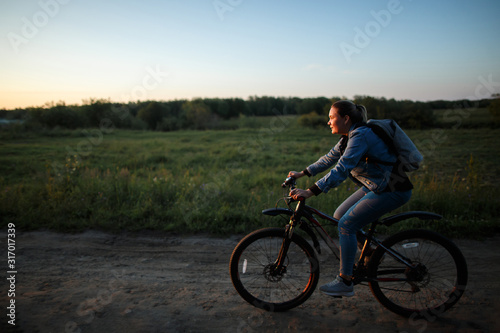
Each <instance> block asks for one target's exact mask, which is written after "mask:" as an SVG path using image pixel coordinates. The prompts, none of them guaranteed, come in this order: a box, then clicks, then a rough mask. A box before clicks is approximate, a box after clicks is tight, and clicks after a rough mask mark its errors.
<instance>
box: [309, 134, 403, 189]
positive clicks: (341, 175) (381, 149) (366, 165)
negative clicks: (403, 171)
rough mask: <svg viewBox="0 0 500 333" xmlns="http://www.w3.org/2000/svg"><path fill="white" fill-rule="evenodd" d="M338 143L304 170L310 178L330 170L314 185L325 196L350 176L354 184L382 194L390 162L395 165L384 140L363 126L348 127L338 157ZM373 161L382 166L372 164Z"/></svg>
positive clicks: (389, 171)
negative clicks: (345, 141)
mask: <svg viewBox="0 0 500 333" xmlns="http://www.w3.org/2000/svg"><path fill="white" fill-rule="evenodd" d="M340 143H341V141H339V142H338V143H337V144H336V145H335V147H333V148H332V150H330V152H328V153H327V154H326V155H324V156H323V157H321V158H320V159H319V160H318V161H316V162H315V163H313V164H311V165H310V166H308V167H307V171H308V172H309V173H310V174H311V175H312V176H314V175H316V174H318V173H320V172H323V171H325V170H327V169H329V168H331V167H333V168H332V169H331V170H330V172H329V173H327V174H326V175H325V176H324V177H323V178H321V179H320V180H318V181H317V182H316V186H317V187H319V189H320V190H321V191H322V192H324V193H327V192H328V191H329V190H330V189H332V188H335V187H337V186H338V185H340V183H342V182H343V181H344V180H345V179H346V178H347V177H350V178H351V179H353V180H354V182H355V183H357V184H358V185H363V186H365V187H367V188H368V189H369V190H371V191H373V192H375V193H380V192H382V191H383V190H384V189H385V188H386V187H387V184H388V182H389V180H390V176H391V172H392V168H393V166H392V165H390V163H395V162H396V160H397V157H396V155H395V154H393V153H392V152H390V151H389V148H388V147H387V145H386V144H385V143H384V141H382V139H381V138H379V137H378V136H377V135H376V134H375V133H373V131H372V130H371V129H370V128H369V127H366V126H361V127H357V128H355V127H354V125H353V126H352V127H351V129H350V130H349V141H348V143H347V147H346V148H345V151H344V154H343V155H342V156H341V152H340ZM368 160H369V161H370V162H368ZM377 160H378V161H381V162H384V163H376V162H373V161H377Z"/></svg>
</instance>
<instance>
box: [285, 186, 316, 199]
mask: <svg viewBox="0 0 500 333" xmlns="http://www.w3.org/2000/svg"><path fill="white" fill-rule="evenodd" d="M313 195H314V193H312V191H311V190H301V189H300V188H294V189H293V190H291V191H290V196H291V197H292V198H293V199H294V200H298V199H299V198H300V197H302V198H304V199H307V198H310V197H312V196H313Z"/></svg>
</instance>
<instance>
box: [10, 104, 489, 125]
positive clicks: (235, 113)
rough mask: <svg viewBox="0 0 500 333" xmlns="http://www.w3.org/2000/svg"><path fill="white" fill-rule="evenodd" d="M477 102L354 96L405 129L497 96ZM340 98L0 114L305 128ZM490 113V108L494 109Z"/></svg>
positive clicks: (51, 121) (64, 120) (29, 119)
mask: <svg viewBox="0 0 500 333" xmlns="http://www.w3.org/2000/svg"><path fill="white" fill-rule="evenodd" d="M494 97H495V98H493V99H483V100H479V101H469V100H458V101H445V100H438V101H430V102H418V101H410V100H395V99H386V98H377V97H371V96H355V97H354V98H353V99H352V100H353V101H354V102H355V103H357V104H362V105H364V106H365V107H366V108H367V110H368V116H369V118H379V119H382V118H392V119H395V120H396V121H398V123H400V124H401V126H404V127H405V128H417V129H420V128H429V127H433V126H436V124H437V123H436V118H435V114H434V110H439V109H471V108H486V107H490V109H492V110H493V108H492V107H491V106H492V105H496V104H498V99H499V97H498V96H494ZM340 99H346V98H340V97H334V98H326V97H315V98H298V97H270V96H261V97H258V96H251V97H249V98H248V99H246V100H244V99H241V98H196V99H192V100H173V101H144V102H135V103H127V104H124V103H114V102H111V101H110V100H104V99H90V100H86V101H84V103H83V105H66V104H65V103H64V102H58V103H48V104H46V105H44V106H43V107H29V108H24V109H16V110H0V118H4V119H11V120H19V121H22V122H23V124H24V126H25V127H26V128H27V129H29V128H48V129H53V128H66V129H77V128H92V127H100V126H102V122H103V121H106V122H108V123H110V124H112V125H113V127H114V128H124V129H142V130H145V129H148V130H157V131H176V130H181V129H195V130H203V129H217V128H221V124H222V123H224V120H229V119H233V118H238V117H252V116H277V115H299V116H300V117H299V123H300V124H301V125H304V126H312V127H315V126H323V125H324V124H325V119H326V116H327V115H328V112H329V109H330V106H331V105H332V103H334V102H335V101H337V100H340ZM492 114H494V112H493V111H492Z"/></svg>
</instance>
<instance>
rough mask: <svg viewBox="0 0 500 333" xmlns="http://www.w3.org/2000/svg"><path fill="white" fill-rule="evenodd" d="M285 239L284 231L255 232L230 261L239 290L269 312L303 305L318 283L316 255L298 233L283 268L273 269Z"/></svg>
mask: <svg viewBox="0 0 500 333" xmlns="http://www.w3.org/2000/svg"><path fill="white" fill-rule="evenodd" d="M284 236H285V232H284V229H283V228H266V229H261V230H257V231H254V232H252V233H251V234H249V235H247V236H246V237H245V238H243V239H242V240H241V241H240V242H239V243H238V245H237V246H236V247H235V248H234V251H233V254H232V255H231V260H230V262H229V271H230V274H231V280H232V282H233V285H234V287H235V289H236V291H237V292H238V293H239V294H240V296H241V297H243V299H244V300H246V301H247V302H248V303H250V304H252V305H253V306H255V307H258V308H261V309H265V310H267V311H274V312H277V311H286V310H289V309H291V308H294V307H296V306H298V305H300V304H302V303H303V302H305V301H306V300H307V299H308V298H309V297H310V296H311V294H312V293H313V292H314V289H315V288H316V285H317V284H318V279H319V262H318V258H317V256H316V253H315V252H314V250H313V249H312V247H311V245H309V243H308V242H307V241H306V240H305V239H304V238H302V237H301V236H299V235H297V234H294V235H293V236H292V239H291V243H290V247H289V249H288V252H287V254H286V259H285V262H284V266H283V269H282V270H281V271H280V272H276V270H275V269H273V266H274V264H275V262H276V260H277V258H278V254H279V252H280V248H281V244H282V243H283V239H284Z"/></svg>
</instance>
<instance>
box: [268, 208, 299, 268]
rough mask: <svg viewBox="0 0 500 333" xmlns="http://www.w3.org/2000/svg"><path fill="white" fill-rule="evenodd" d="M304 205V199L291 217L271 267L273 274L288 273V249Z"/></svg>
mask: <svg viewBox="0 0 500 333" xmlns="http://www.w3.org/2000/svg"><path fill="white" fill-rule="evenodd" d="M303 205H304V201H303V200H301V201H300V202H299V203H298V205H297V208H296V209H295V213H294V214H293V215H292V216H291V217H290V221H289V222H288V224H287V225H286V227H285V234H284V236H283V242H282V243H281V248H280V251H279V253H278V258H277V259H276V261H275V262H274V264H273V266H272V269H271V275H273V276H277V275H283V274H284V273H286V265H285V262H286V257H287V254H288V249H289V248H290V243H291V242H292V237H293V233H294V230H295V227H296V226H298V224H299V221H300V219H301V217H302V215H301V212H302V209H303Z"/></svg>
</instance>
